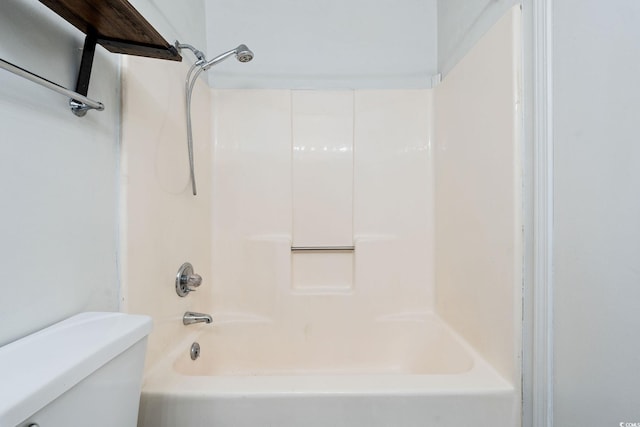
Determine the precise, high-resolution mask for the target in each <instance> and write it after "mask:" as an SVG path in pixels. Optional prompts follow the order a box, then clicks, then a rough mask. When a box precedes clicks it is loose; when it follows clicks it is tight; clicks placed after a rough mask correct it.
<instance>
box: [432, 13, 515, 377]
mask: <svg viewBox="0 0 640 427" xmlns="http://www.w3.org/2000/svg"><path fill="white" fill-rule="evenodd" d="M519 41H520V10H519V8H518V7H514V8H512V9H511V10H510V11H508V12H507V13H506V14H505V15H504V16H503V17H502V18H501V19H500V20H499V21H498V23H497V24H496V25H495V26H494V27H493V28H491V30H489V32H488V33H487V34H485V35H484V36H483V37H482V39H481V40H480V41H479V42H478V43H477V44H476V45H475V46H474V47H473V49H472V50H471V51H470V52H469V53H468V54H467V56H465V57H464V58H463V59H462V61H460V63H458V64H457V65H456V67H455V68H454V69H453V70H451V72H450V73H449V75H448V76H447V77H446V78H445V80H444V81H443V82H442V84H441V85H440V86H438V88H436V91H435V92H436V95H435V115H436V119H435V124H436V133H435V147H436V149H435V155H434V159H435V166H436V167H435V169H436V187H435V188H436V191H435V209H436V249H435V256H436V262H435V265H436V300H437V303H436V308H437V312H438V314H440V315H441V316H442V317H443V319H445V320H446V321H447V322H449V323H450V324H451V326H453V327H454V328H455V329H456V330H457V331H458V332H459V333H461V334H462V336H464V338H465V339H467V340H468V341H469V342H470V343H471V344H472V345H473V346H474V347H475V348H476V349H477V350H478V351H479V352H480V353H481V354H482V355H483V357H485V358H486V359H487V361H488V362H489V363H491V365H492V366H494V367H495V368H496V370H497V371H498V372H500V373H501V374H502V375H503V376H504V377H505V378H506V379H508V380H509V381H511V382H512V384H513V385H514V386H516V387H518V386H519V376H520V368H519V366H520V362H519V354H520V325H521V315H520V310H519V307H520V304H521V302H520V295H521V294H520V291H519V290H520V288H521V287H522V253H523V248H522V201H521V200H522V199H521V193H522V160H521V146H520V145H521V137H520V129H521V128H520V122H521V120H522V119H521V112H520V111H519V105H520V98H519V96H520V90H519V87H520V80H519V79H520V42H519Z"/></svg>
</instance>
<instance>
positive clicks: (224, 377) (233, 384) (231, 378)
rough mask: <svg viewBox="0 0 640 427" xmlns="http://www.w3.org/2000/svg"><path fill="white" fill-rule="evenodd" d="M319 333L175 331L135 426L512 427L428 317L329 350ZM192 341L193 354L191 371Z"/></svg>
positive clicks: (233, 326)
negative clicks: (197, 349)
mask: <svg viewBox="0 0 640 427" xmlns="http://www.w3.org/2000/svg"><path fill="white" fill-rule="evenodd" d="M236 320H237V319H236ZM372 326H373V327H372ZM363 328H366V330H365V329H363ZM329 329H330V328H328V329H327V330H317V328H316V329H314V331H309V330H307V331H306V332H301V333H300V334H296V333H295V332H294V331H293V330H289V331H286V330H285V329H284V328H283V325H273V324H272V323H270V322H260V321H255V322H246V321H245V322H238V321H229V322H224V321H221V322H220V323H219V324H217V325H195V327H194V328H189V329H185V330H189V331H190V334H192V335H191V336H189V337H187V338H186V339H185V340H184V341H183V342H182V343H180V344H179V345H178V346H177V348H176V349H175V351H174V352H173V354H171V355H168V356H167V357H165V358H164V360H163V361H162V362H161V363H160V364H158V365H157V366H155V367H154V368H153V369H152V370H151V371H150V372H149V374H148V375H147V377H146V379H145V384H144V386H143V392H142V399H141V407H140V419H139V424H138V425H139V426H140V427H178V426H215V427H256V426H260V427H294V426H295V427H320V426H322V427H325V426H326V427H358V426H362V427H382V426H385V427H410V426H416V427H418V426H420V427H425V426H439V427H440V426H441V427H454V426H455V427H461V426H481V427H513V426H516V425H518V423H519V421H518V419H519V416H518V410H517V408H518V404H517V402H518V396H516V392H515V390H514V387H513V385H511V384H509V383H508V382H507V381H505V380H504V379H503V378H502V377H501V376H500V375H498V374H497V373H496V371H495V370H494V369H493V368H492V367H491V366H489V365H488V364H487V363H486V362H485V361H484V360H483V359H482V358H481V357H480V356H479V355H478V354H477V353H476V352H475V351H474V350H473V349H472V348H471V347H469V346H468V345H467V344H466V343H465V342H464V341H463V340H462V339H461V338H460V337H459V336H457V335H456V334H455V333H454V332H452V331H451V330H450V329H449V328H448V327H447V326H446V325H445V324H443V323H442V322H441V321H440V320H439V319H438V318H437V316H434V315H418V316H416V315H409V316H392V317H388V318H383V319H379V321H377V322H375V324H373V325H369V327H368V328H367V327H366V325H349V326H345V327H344V328H343V330H341V331H340V333H339V334H335V331H334V336H335V335H337V336H339V337H342V339H336V340H334V341H331V340H329V341H327V340H326V339H327V337H326V336H325V334H326V333H329ZM345 330H346V331H347V333H345ZM276 331H279V332H278V333H276ZM345 337H346V338H349V337H351V338H352V339H351V340H348V339H345ZM193 341H198V342H199V343H200V345H201V347H202V355H201V357H200V358H199V359H198V360H196V361H195V362H194V361H192V360H191V359H190V356H189V348H190V346H191V343H192V342H193ZM322 343H325V344H322ZM326 343H330V345H327V344H326Z"/></svg>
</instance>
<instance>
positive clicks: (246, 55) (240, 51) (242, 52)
mask: <svg viewBox="0 0 640 427" xmlns="http://www.w3.org/2000/svg"><path fill="white" fill-rule="evenodd" d="M231 55H235V56H236V59H237V60H238V61H240V62H249V61H251V60H252V59H253V52H251V50H250V49H249V48H248V47H247V45H244V44H241V45H240V46H238V47H236V48H235V49H231V50H230V51H227V52H225V53H222V54H220V55H218V56H216V57H215V58H213V59H212V60H210V61H207V62H206V63H205V64H203V65H202V69H203V70H204V71H206V70H208V69H209V68H211V67H213V66H214V65H216V64H217V63H218V62H222V61H224V60H225V59H227V58H228V57H230V56H231Z"/></svg>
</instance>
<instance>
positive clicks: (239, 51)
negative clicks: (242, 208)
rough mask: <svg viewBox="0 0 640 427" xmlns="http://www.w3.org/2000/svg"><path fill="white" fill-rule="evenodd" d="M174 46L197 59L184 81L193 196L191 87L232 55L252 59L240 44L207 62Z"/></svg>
mask: <svg viewBox="0 0 640 427" xmlns="http://www.w3.org/2000/svg"><path fill="white" fill-rule="evenodd" d="M175 46H176V48H177V49H178V50H180V51H182V49H188V50H190V51H191V52H192V53H193V54H194V55H195V57H196V59H197V61H196V62H195V63H194V64H193V65H192V66H191V68H189V71H188V72H187V77H186V78H185V81H184V90H185V97H186V98H185V100H186V109H187V147H188V150H189V173H190V179H191V190H192V191H193V195H194V196H195V195H197V194H198V192H197V190H196V175H195V165H194V159H193V131H192V126H191V95H192V93H193V87H194V86H195V84H196V81H197V79H198V76H199V75H200V74H201V73H202V72H203V71H207V70H209V69H210V68H211V67H213V66H214V65H216V64H218V63H220V62H222V61H224V60H225V59H227V58H229V57H231V56H233V55H235V57H236V59H237V60H238V61H239V62H249V61H251V60H252V59H253V52H252V51H251V50H250V49H249V48H248V47H247V45H244V44H241V45H239V46H238V47H236V48H235V49H231V50H228V51H227V52H224V53H221V54H220V55H218V56H216V57H215V58H213V59H211V60H208V61H207V58H206V56H205V54H204V53H203V52H202V51H201V50H198V49H196V48H195V47H193V46H192V45H190V44H186V43H180V42H179V41H177V40H176V43H175Z"/></svg>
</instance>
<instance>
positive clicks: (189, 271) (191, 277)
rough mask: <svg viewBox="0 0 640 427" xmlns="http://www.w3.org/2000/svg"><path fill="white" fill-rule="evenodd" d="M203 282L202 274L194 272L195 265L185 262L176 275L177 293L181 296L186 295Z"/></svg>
mask: <svg viewBox="0 0 640 427" xmlns="http://www.w3.org/2000/svg"><path fill="white" fill-rule="evenodd" d="M201 284H202V276H200V275H199V274H195V273H194V272H193V266H192V265H191V264H190V263H188V262H185V263H184V264H182V266H180V269H179V270H178V274H177V275H176V293H177V294H178V295H179V296H181V297H186V296H187V295H188V294H189V292H193V291H195V288H197V287H198V286H200V285H201Z"/></svg>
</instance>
